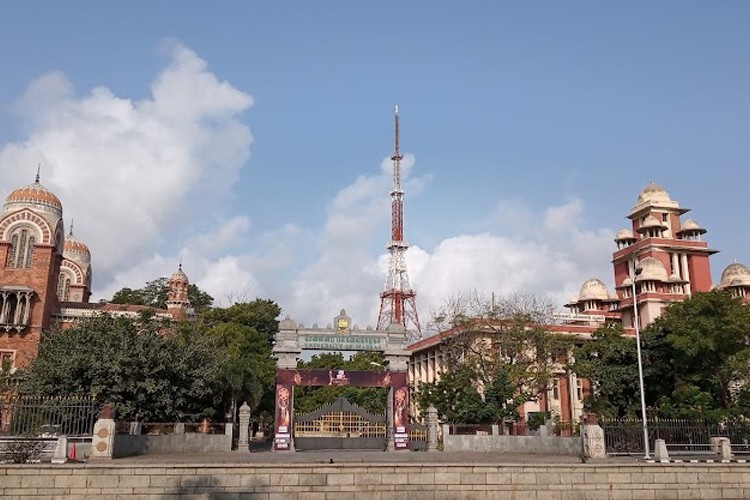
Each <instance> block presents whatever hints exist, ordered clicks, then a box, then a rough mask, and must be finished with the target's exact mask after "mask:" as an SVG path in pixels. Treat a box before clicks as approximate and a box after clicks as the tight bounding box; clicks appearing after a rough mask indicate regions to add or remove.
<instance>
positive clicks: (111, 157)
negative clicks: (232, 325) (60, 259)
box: [0, 43, 253, 290]
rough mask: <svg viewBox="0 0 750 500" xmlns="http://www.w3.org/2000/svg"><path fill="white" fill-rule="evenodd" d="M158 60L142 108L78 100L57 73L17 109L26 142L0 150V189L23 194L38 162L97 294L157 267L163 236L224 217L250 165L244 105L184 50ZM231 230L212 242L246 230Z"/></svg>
mask: <svg viewBox="0 0 750 500" xmlns="http://www.w3.org/2000/svg"><path fill="white" fill-rule="evenodd" d="M166 53H167V55H168V57H169V58H170V60H169V62H168V64H167V66H166V67H165V68H164V69H163V70H162V71H161V73H160V74H159V75H158V76H157V77H156V79H155V81H154V83H153V84H152V86H151V91H152V95H151V97H150V98H148V99H145V100H143V101H138V102H136V101H132V100H129V99H126V98H122V97H118V96H116V95H114V94H113V93H112V92H111V91H110V90H108V89H107V88H104V87H97V88H94V89H93V90H91V92H90V93H88V94H87V95H82V96H77V95H76V94H75V91H74V89H73V87H72V85H71V83H70V82H69V81H68V80H67V79H66V78H65V76H64V75H63V74H61V73H59V72H55V73H50V74H47V75H44V76H42V77H40V78H38V79H37V80H36V81H34V82H33V83H31V85H30V86H29V88H28V89H27V91H26V93H25V94H24V96H23V97H22V98H21V99H20V100H19V102H18V103H17V104H16V106H15V108H14V110H15V112H16V113H17V114H18V116H19V117H21V118H22V119H23V120H24V122H25V126H26V128H27V129H28V131H29V137H28V139H27V140H26V141H24V142H23V143H17V144H8V145H6V146H5V147H3V148H2V150H0V182H2V183H3V184H5V185H9V186H18V185H22V184H26V183H29V182H30V181H32V180H33V174H34V170H35V168H36V165H37V163H38V162H41V163H42V183H43V184H45V185H46V186H47V187H48V188H49V189H51V190H52V191H53V192H55V193H56V194H57V195H58V197H60V199H61V200H62V202H63V206H64V209H65V217H66V221H65V222H66V224H69V223H70V219H71V218H75V219H76V225H75V227H76V236H78V237H79V238H80V239H82V240H83V241H85V242H86V243H87V244H88V245H89V246H90V247H91V250H92V253H93V256H94V263H93V264H94V266H95V273H96V274H95V276H96V282H95V288H96V287H98V289H99V290H108V289H111V288H112V287H113V286H115V285H118V284H125V283H123V281H122V280H123V279H125V277H132V276H133V275H134V274H137V275H140V274H141V273H140V272H138V271H134V272H132V273H131V272H130V268H131V267H136V266H138V267H139V268H140V269H143V268H144V266H143V264H144V262H152V263H157V262H158V258H154V257H152V255H153V252H154V248H156V247H158V243H159V241H160V238H161V237H162V236H163V235H165V234H170V233H174V232H175V231H176V229H178V228H180V227H183V226H184V225H186V224H187V222H188V221H190V220H191V218H193V217H195V216H196V215H202V214H204V213H206V211H207V210H206V209H207V208H208V207H210V208H211V211H212V212H216V213H219V214H221V213H222V209H221V207H222V203H223V202H222V200H224V199H225V196H224V195H225V193H226V192H227V190H228V189H230V188H231V186H232V185H234V183H235V182H236V180H237V177H238V172H239V169H240V168H241V167H242V165H243V164H244V163H245V162H246V161H247V159H248V157H249V153H250V145H251V143H252V135H251V133H250V130H249V128H248V127H247V126H246V125H245V124H244V123H243V122H242V121H241V115H242V114H243V113H244V112H245V111H246V110H247V109H248V108H250V106H251V105H252V102H253V101H252V98H251V97H250V96H249V95H248V94H246V93H244V92H242V91H240V90H238V89H236V88H234V87H232V86H231V85H230V84H228V83H227V82H221V81H219V80H218V79H217V77H216V76H215V75H213V74H212V73H210V72H209V71H208V69H207V65H206V62H205V61H203V60H202V59H200V58H199V57H198V56H197V55H196V54H195V53H193V52H192V51H190V50H189V49H188V48H186V47H184V46H182V45H179V44H177V43H171V44H169V45H167V46H166ZM232 223H233V224H234V226H231V225H230V226H226V227H225V229H226V230H227V231H228V232H227V233H226V234H218V237H219V239H220V240H221V239H222V238H224V239H227V240H229V239H231V237H232V235H233V234H234V232H236V231H240V230H244V229H246V227H242V226H246V225H247V224H248V221H247V219H242V218H237V219H233V221H232ZM195 243H196V244H197V245H198V246H200V245H201V244H202V242H201V241H200V239H197V240H196V241H195ZM218 243H222V241H219V242H218ZM204 246H205V245H204ZM169 268H170V269H171V268H174V264H173V265H172V266H170V267H169ZM160 274H163V271H162V272H161V273H157V274H156V276H158V275H160ZM154 276H155V275H154V274H152V275H151V276H150V277H149V278H153V277H154ZM139 285H140V283H135V284H134V283H132V282H131V283H129V284H128V286H139Z"/></svg>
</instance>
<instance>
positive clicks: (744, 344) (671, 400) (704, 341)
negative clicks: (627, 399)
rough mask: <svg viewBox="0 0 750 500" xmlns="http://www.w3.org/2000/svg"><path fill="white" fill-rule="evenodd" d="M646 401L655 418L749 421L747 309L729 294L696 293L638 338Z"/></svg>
mask: <svg viewBox="0 0 750 500" xmlns="http://www.w3.org/2000/svg"><path fill="white" fill-rule="evenodd" d="M644 346H645V363H646V366H647V367H648V369H647V377H646V388H647V391H648V392H647V396H648V401H649V404H650V405H653V406H655V407H656V408H657V411H658V414H659V415H660V416H663V417H673V418H706V419H718V418H724V417H727V416H736V415H743V416H745V417H748V416H750V406H748V405H747V403H746V401H747V392H748V391H749V390H750V308H748V306H747V305H745V304H743V303H742V302H741V301H740V299H738V298H733V297H732V296H731V295H730V294H729V293H727V292H725V291H722V290H715V291H711V292H707V293H696V294H695V295H693V296H692V297H691V298H689V299H688V300H686V301H684V302H678V303H674V304H672V305H670V306H669V307H668V308H667V310H666V311H665V313H664V314H663V315H662V316H661V317H660V318H658V319H657V320H656V321H655V322H654V323H652V324H651V325H649V326H648V327H647V328H646V330H645V332H644Z"/></svg>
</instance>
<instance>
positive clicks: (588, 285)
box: [578, 278, 609, 300]
mask: <svg viewBox="0 0 750 500" xmlns="http://www.w3.org/2000/svg"><path fill="white" fill-rule="evenodd" d="M608 298H609V292H608V291H607V286H606V285H605V284H604V283H603V282H602V281H601V280H599V279H596V278H592V279H590V280H588V281H586V282H585V283H584V284H583V286H581V293H579V294H578V300H607V299H608Z"/></svg>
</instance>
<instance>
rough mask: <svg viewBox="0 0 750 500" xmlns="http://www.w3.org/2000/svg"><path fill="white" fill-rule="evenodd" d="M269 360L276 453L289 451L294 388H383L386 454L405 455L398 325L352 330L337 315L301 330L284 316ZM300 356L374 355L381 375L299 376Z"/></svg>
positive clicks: (404, 386) (405, 356) (405, 394)
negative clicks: (380, 357) (310, 352)
mask: <svg viewBox="0 0 750 500" xmlns="http://www.w3.org/2000/svg"><path fill="white" fill-rule="evenodd" d="M275 340H276V343H275V345H274V348H273V355H274V358H275V359H276V368H277V372H276V418H275V421H274V431H275V436H274V444H273V449H274V450H276V451H294V449H295V448H294V437H293V432H292V429H293V426H294V387H295V386H298V385H310V386H326V385H337V386H351V387H388V389H389V390H388V400H387V410H386V418H387V426H386V430H387V449H388V450H389V451H391V450H408V449H409V421H408V420H409V415H408V409H409V384H408V376H407V367H408V361H409V355H410V353H409V351H408V350H407V349H406V345H407V344H406V331H405V329H404V327H403V326H402V325H400V324H398V323H392V324H391V325H390V326H389V327H388V328H387V329H386V330H373V329H372V328H369V327H368V328H366V329H364V330H361V329H359V328H357V326H356V325H354V326H352V322H351V318H350V317H349V316H347V315H346V311H344V310H343V309H342V310H341V312H340V313H339V315H338V316H336V317H335V318H334V320H333V327H332V326H331V325H328V326H327V327H326V328H318V326H317V325H313V327H312V328H305V327H304V326H303V325H298V324H297V323H295V322H294V321H293V320H292V319H291V318H289V317H288V316H287V317H286V318H285V319H284V320H282V321H281V322H280V323H279V332H278V334H276V337H275ZM304 350H315V351H333V352H340V351H376V352H381V353H383V357H384V358H385V363H386V365H387V370H386V371H361V370H357V371H355V370H300V369H298V368H297V362H298V360H299V358H300V356H301V354H302V351H304Z"/></svg>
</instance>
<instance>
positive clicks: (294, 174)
mask: <svg viewBox="0 0 750 500" xmlns="http://www.w3.org/2000/svg"><path fill="white" fill-rule="evenodd" d="M748 19H750V3H748V2H745V1H723V2H693V1H683V0H680V1H667V0H665V1H660V2H651V1H640V2H639V1H634V2H616V3H613V2H599V1H590V2H576V1H571V2H557V1H548V2H544V1H541V2H495V1H475V2H458V1H447V2H440V3H439V4H438V3H435V2H428V1H414V2H399V1H380V2H349V1H343V0H340V1H335V0H332V1H327V2H302V1H298V2H290V1H279V2H240V1H225V2H219V3H208V2H197V1H196V2H192V1H184V2H180V3H179V4H174V3H168V2H156V3H155V2H146V1H133V2H42V1H33V0H27V1H20V0H17V1H16V0H9V1H6V2H2V3H0V47H3V49H2V52H0V54H1V56H0V64H2V78H0V187H1V188H2V189H1V191H2V193H0V195H2V196H7V194H8V193H9V192H10V191H11V190H12V189H14V188H16V187H19V186H21V185H24V184H27V183H29V182H31V181H33V178H34V175H35V173H36V167H37V164H39V163H41V166H42V167H41V169H42V184H44V185H45V186H46V187H47V188H49V189H50V190H52V191H53V192H55V193H56V194H57V195H58V196H59V197H60V199H61V200H62V202H63V205H64V211H65V218H66V226H69V224H70V221H71V219H72V220H74V221H75V234H76V236H77V237H78V238H79V239H81V240H83V241H85V242H86V243H87V244H88V245H89V247H90V248H91V250H92V253H93V265H94V298H96V299H99V298H109V297H111V295H112V293H113V292H114V291H116V290H118V289H119V288H121V287H123V286H129V287H140V286H142V285H143V284H144V283H145V282H146V281H148V280H150V279H153V278H156V277H159V276H165V275H169V274H171V273H172V272H173V271H174V270H175V269H176V267H177V265H178V263H179V262H180V261H182V263H183V267H184V269H185V271H186V272H187V273H188V275H189V277H190V278H191V281H193V282H195V283H197V284H198V285H199V286H200V287H201V288H202V289H204V290H206V291H208V292H209V293H211V294H212V295H213V296H214V297H215V298H216V299H217V301H218V302H219V303H224V304H226V303H229V302H231V301H232V300H236V299H238V298H239V299H242V298H251V299H252V298H255V297H264V298H266V297H267V298H272V299H274V300H276V301H277V302H278V303H279V304H280V305H281V307H282V308H283V310H284V312H285V313H288V314H290V315H291V316H292V317H293V318H295V319H297V320H298V321H301V322H303V323H306V324H311V323H313V322H320V323H326V322H330V318H332V317H333V316H334V315H335V314H336V313H337V312H338V310H339V309H341V308H346V309H347V311H348V312H349V313H350V314H351V316H352V317H353V318H354V321H355V322H356V323H359V324H360V325H362V326H363V325H366V324H368V323H370V324H374V323H375V321H376V319H377V311H378V307H379V293H380V291H381V290H382V288H383V284H384V282H385V272H386V269H387V253H386V250H385V245H386V243H387V241H388V239H389V237H390V234H389V224H390V213H389V190H390V182H391V180H390V175H391V171H390V168H391V164H390V161H388V157H389V156H390V153H391V152H392V148H393V130H392V126H393V115H392V114H393V106H394V104H396V103H398V104H399V105H400V108H401V125H402V136H401V139H402V151H403V152H405V153H406V155H407V156H406V159H405V161H404V168H405V182H404V184H405V188H406V191H407V193H406V202H405V206H406V217H405V232H406V239H407V241H408V242H409V243H410V244H411V245H412V247H411V248H410V250H409V252H408V253H407V261H408V267H409V271H410V275H411V279H412V283H413V285H414V288H415V289H416V291H417V302H418V305H419V311H420V315H421V316H422V318H423V322H426V319H427V318H428V317H429V314H430V310H431V309H434V308H436V307H437V306H439V305H440V304H441V303H442V302H443V301H444V300H445V299H446V298H447V297H449V296H451V295H454V294H456V293H459V292H463V291H470V290H478V291H480V292H484V293H487V294H489V293H490V292H495V293H498V294H506V293H512V292H532V293H537V294H546V295H548V296H549V297H550V298H552V299H553V300H554V301H556V302H558V303H563V302H564V301H565V300H566V299H568V298H569V297H570V296H572V295H574V294H576V293H577V291H578V289H579V288H580V286H581V284H582V282H583V281H584V280H586V279H588V278H590V277H599V278H601V279H603V280H604V281H605V283H607V285H608V286H609V287H610V289H611V287H612V285H613V283H612V271H611V267H610V259H611V253H612V251H613V250H614V243H613V241H612V239H613V237H614V234H615V232H616V231H617V230H618V229H620V228H621V227H624V226H625V225H626V222H627V221H626V220H625V218H624V217H625V215H626V214H627V213H628V212H629V210H630V209H631V208H632V207H633V205H634V204H635V201H636V198H637V196H638V193H639V192H640V190H641V189H642V188H643V187H644V186H645V185H646V184H647V183H648V182H650V181H654V182H657V183H659V184H661V185H663V186H664V187H665V188H666V189H667V190H668V191H669V193H670V194H671V195H672V197H673V198H674V199H676V200H678V201H679V202H680V203H681V204H682V205H683V206H687V207H689V208H692V209H693V211H692V212H691V214H690V215H689V216H692V217H693V218H695V219H696V220H697V221H698V222H699V223H701V224H702V225H703V226H704V227H706V228H707V229H708V231H709V232H708V234H707V235H706V238H707V239H708V240H709V242H710V244H711V246H712V247H714V248H717V249H719V250H721V253H719V254H718V255H716V256H715V257H713V261H712V266H713V274H714V280H715V281H718V278H719V276H720V274H721V271H722V269H723V268H724V267H725V266H726V265H728V264H729V263H731V262H733V261H735V260H736V261H739V262H743V263H746V264H750V233H748V231H747V230H746V212H747V210H746V204H747V196H748V189H750V182H749V181H750V173H749V172H750V168H748V165H747V164H748V161H750V140H748V138H749V135H750V65H748V64H747V61H748V60H750V32H748V30H747V22H748Z"/></svg>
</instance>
